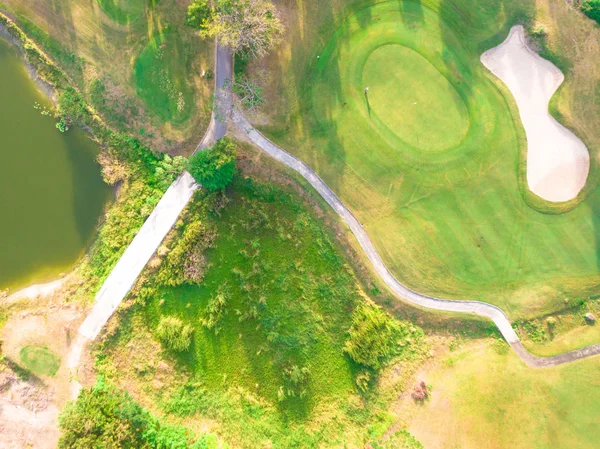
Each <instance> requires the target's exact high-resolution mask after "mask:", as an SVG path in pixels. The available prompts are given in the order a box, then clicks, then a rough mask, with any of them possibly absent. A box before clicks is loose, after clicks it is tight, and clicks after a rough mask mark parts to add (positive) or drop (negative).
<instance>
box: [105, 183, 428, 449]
mask: <svg viewBox="0 0 600 449" xmlns="http://www.w3.org/2000/svg"><path fill="white" fill-rule="evenodd" d="M205 201H207V200H206V199H203V198H202V196H201V195H200V196H199V197H198V198H196V199H195V201H194V205H192V206H191V207H190V209H189V210H188V211H187V212H186V215H184V217H183V219H182V222H181V223H180V224H179V225H178V227H177V229H176V231H175V233H174V234H173V235H172V236H171V237H169V239H170V242H171V243H168V245H169V246H170V247H171V250H170V251H171V252H170V254H171V255H173V254H175V253H179V252H180V251H181V248H180V245H179V243H180V242H182V241H188V237H186V236H189V235H190V234H188V233H187V231H186V229H189V228H193V227H194V226H196V223H199V224H202V225H203V226H204V227H205V228H204V231H202V233H201V235H202V236H203V237H200V238H201V239H203V238H204V239H206V236H207V235H214V236H216V237H215V238H214V241H211V240H210V239H209V240H207V242H208V243H206V246H208V248H209V249H206V250H204V251H203V254H204V256H205V259H202V258H197V259H196V260H203V262H201V263H200V265H198V266H199V267H203V268H202V270H203V271H204V272H203V275H202V280H201V281H200V283H198V284H195V285H189V284H183V285H180V286H176V287H166V286H163V287H160V288H157V287H156V284H155V282H156V280H158V279H163V275H162V271H161V270H163V269H164V267H165V266H167V267H168V266H169V265H165V263H166V261H167V260H168V257H171V256H165V257H166V259H164V260H163V262H162V265H161V267H160V268H159V269H158V271H156V272H154V273H155V274H147V275H146V276H147V278H146V281H145V282H144V287H143V288H142V290H140V291H139V294H138V296H137V301H138V302H141V303H142V304H143V307H136V308H134V309H132V312H130V313H127V315H125V316H124V317H122V318H121V321H120V325H119V333H118V334H117V335H116V336H115V337H114V338H112V339H111V340H109V341H108V346H107V347H106V351H105V352H104V353H105V354H109V357H108V359H105V358H104V356H103V357H101V359H102V360H101V363H100V367H101V371H102V372H106V373H114V375H115V376H116V377H117V378H121V379H122V382H123V385H124V386H127V388H128V390H129V391H143V392H145V393H144V394H145V395H148V396H149V397H150V398H151V401H152V402H153V403H154V407H157V408H159V409H160V410H162V411H166V412H167V413H169V414H171V415H174V416H178V417H185V418H187V419H193V420H194V422H202V420H203V419H211V420H213V421H215V422H216V423H217V424H218V426H219V432H220V434H221V435H224V436H225V440H226V441H228V442H229V443H230V444H232V446H233V447H244V448H255V447H262V445H264V441H266V440H270V441H271V442H272V447H273V448H289V447H298V448H305V447H338V446H339V445H340V444H342V441H344V440H346V441H348V442H350V441H355V442H362V441H364V439H366V438H368V437H369V433H368V428H367V425H368V424H370V423H372V422H373V421H374V420H375V421H376V420H377V419H379V418H378V414H379V413H383V412H384V411H385V408H386V404H389V401H390V400H391V399H393V397H395V396H396V395H397V394H399V393H398V391H397V390H394V389H395V388H398V385H399V384H402V382H403V381H404V380H403V379H405V378H406V376H407V375H408V373H410V372H412V370H413V369H414V366H415V364H417V363H419V361H420V360H422V358H423V357H424V353H425V350H426V346H427V345H426V344H425V343H424V342H423V340H422V338H421V337H419V336H418V334H419V333H420V330H419V329H418V328H417V327H414V331H415V332H416V333H415V334H414V335H413V336H412V338H411V341H412V343H410V344H409V346H408V347H407V346H404V347H403V348H404V350H403V351H402V354H401V355H400V356H399V357H398V358H396V362H397V361H398V360H401V365H400V366H402V375H401V376H398V375H397V374H396V375H394V379H395V380H393V381H388V382H386V384H385V386H383V387H378V386H377V383H376V379H377V374H376V373H375V372H374V371H372V370H369V369H367V368H365V367H362V366H360V365H357V364H356V363H354V362H353V361H352V359H350V357H348V356H347V355H345V354H344V351H343V348H344V344H345V342H346V339H347V338H348V334H347V331H348V330H349V329H350V327H351V325H352V313H353V311H354V310H355V308H356V307H357V306H358V305H359V304H363V302H364V301H365V297H364V296H363V294H362V292H361V290H360V286H359V283H358V281H357V279H356V277H355V276H354V274H353V272H352V271H351V269H350V268H349V266H348V265H347V264H346V262H345V260H344V258H343V257H342V255H341V254H340V251H341V250H340V248H339V247H338V246H337V244H335V243H334V242H333V241H332V240H331V237H330V236H329V235H328V233H327V232H326V231H324V230H323V227H322V225H321V224H320V223H319V222H318V221H317V220H316V219H315V218H314V216H313V215H312V214H311V213H309V212H308V211H307V210H306V209H305V207H304V206H303V205H302V204H301V203H299V202H298V201H297V200H296V199H295V198H294V197H293V196H291V195H290V194H288V193H285V192H283V191H281V190H280V189H279V188H275V187H273V186H271V185H268V184H258V183H255V182H251V181H248V180H238V181H237V182H236V184H235V187H234V189H233V191H232V192H231V203H230V204H228V205H227V206H226V207H225V209H223V210H222V211H221V212H218V213H217V214H216V215H215V214H214V213H213V214H208V215H205V214H204V213H203V212H202V210H204V207H205V206H203V204H205V203H204V202H205ZM211 207H212V206H211ZM188 245H189V243H188ZM191 248H194V247H193V246H191ZM194 251H195V250H194ZM194 254H195V253H194ZM186 260H187V259H186ZM180 263H182V264H183V265H185V266H187V262H185V261H180ZM169 269H171V268H169ZM168 279H169V280H171V281H172V280H174V279H178V275H173V276H170V277H168ZM163 316H173V317H176V318H178V319H180V320H181V322H182V324H183V325H189V326H192V327H193V329H194V331H193V338H192V345H191V347H190V349H189V350H188V351H184V352H174V351H169V350H168V348H166V347H164V346H163V347H162V352H160V351H159V352H158V353H157V350H156V346H155V345H159V346H158V347H160V344H159V343H158V342H157V341H156V328H157V326H158V324H159V322H160V319H161V317H163ZM411 327H412V325H411ZM151 335H154V338H152V337H151ZM152 341H155V342H156V343H155V344H154V345H153V344H152V343H151V342H152ZM403 345H405V343H403ZM407 348H408V351H407V350H406V349H407ZM131 351H133V355H132V356H131V355H128V354H132V352H131ZM157 358H158V359H157ZM157 360H163V363H164V361H167V362H168V363H169V364H172V365H173V372H172V373H171V374H168V375H167V374H165V377H161V373H160V370H157V368H156V367H157V366H158V363H159V362H158V361H157ZM111 365H112V366H113V367H112V368H111ZM295 367H297V368H295ZM302 368H307V369H308V375H306V374H304V375H303V376H305V378H304V380H300V381H299V382H298V384H294V383H293V381H292V377H293V376H290V375H288V374H286V371H297V372H300V371H303V370H302ZM397 369H399V368H397V366H396V370H397ZM163 370H164V368H163ZM384 371H385V370H384ZM365 372H370V375H371V379H372V381H371V387H370V388H367V390H368V391H367V392H366V393H360V392H359V390H358V388H357V385H356V377H357V375H358V374H361V373H365ZM117 373H118V374H117ZM157 381H158V382H163V381H166V382H168V387H167V388H164V389H155V388H154V387H153V385H154V384H153V382H157ZM290 391H291V392H293V393H290ZM281 392H283V397H282V393H281ZM390 392H391V393H390ZM346 433H347V435H345V434H346ZM242 436H243V437H242Z"/></svg>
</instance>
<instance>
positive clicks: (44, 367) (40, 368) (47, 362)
mask: <svg viewBox="0 0 600 449" xmlns="http://www.w3.org/2000/svg"><path fill="white" fill-rule="evenodd" d="M19 356H20V358H21V363H23V365H24V366H25V368H27V369H28V370H29V371H31V372H32V373H34V374H38V375H40V376H50V377H52V376H54V375H55V374H56V372H57V371H58V368H60V357H59V356H57V355H56V354H55V353H53V352H52V351H50V350H49V349H48V348H47V347H46V346H25V347H24V348H22V349H21V352H20V354H19Z"/></svg>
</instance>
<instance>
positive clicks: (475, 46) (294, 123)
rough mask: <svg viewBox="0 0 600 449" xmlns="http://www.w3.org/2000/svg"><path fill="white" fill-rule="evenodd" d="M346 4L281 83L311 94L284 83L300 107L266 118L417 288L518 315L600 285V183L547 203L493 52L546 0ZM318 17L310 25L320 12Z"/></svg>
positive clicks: (270, 129)
mask: <svg viewBox="0 0 600 449" xmlns="http://www.w3.org/2000/svg"><path fill="white" fill-rule="evenodd" d="M335 5H337V3H336V2H333V3H332V4H331V5H330V7H331V9H333V11H327V10H325V11H324V10H323V9H324V8H325V7H321V9H320V10H319V17H329V18H330V19H329V20H330V21H331V22H330V26H321V27H320V28H319V30H320V34H319V35H318V36H313V37H312V39H313V40H312V41H310V40H309V38H308V37H306V36H304V40H305V41H307V40H308V42H314V46H312V47H310V46H309V45H307V42H303V46H302V50H301V49H300V45H299V43H298V40H299V39H300V38H298V39H297V40H296V41H295V46H294V47H293V48H292V50H291V52H292V55H293V57H292V58H291V59H290V60H289V61H290V62H289V64H290V65H289V66H287V67H288V68H287V69H286V68H284V69H283V70H288V69H289V68H291V67H293V72H294V73H297V74H298V75H294V74H292V73H291V69H289V70H290V72H287V73H285V75H284V76H287V77H288V78H287V79H285V81H281V82H279V83H276V84H275V86H276V87H277V86H279V87H280V86H281V85H282V84H283V83H284V84H285V85H286V86H287V85H289V84H291V83H295V86H296V90H295V91H291V90H290V89H289V88H286V89H282V90H281V91H282V92H284V93H285V96H286V97H287V100H288V103H287V105H285V104H283V103H278V105H277V108H273V109H272V110H273V111H279V113H280V114H281V113H283V114H284V115H283V116H280V115H277V116H275V115H273V114H272V115H271V119H272V122H271V125H269V126H263V130H264V131H265V132H266V133H267V134H268V135H269V136H270V137H272V138H273V139H274V140H275V141H276V142H278V143H279V144H281V145H282V146H283V147H284V148H286V149H288V150H289V151H291V152H293V153H295V154H296V155H298V156H299V157H300V158H302V159H304V160H305V161H306V162H308V163H309V164H310V165H311V166H312V167H314V168H315V169H316V170H317V171H318V172H319V174H320V175H321V176H322V177H323V178H324V179H325V181H326V182H327V183H328V184H329V185H330V186H331V187H332V188H333V189H334V190H335V191H336V193H338V194H339V195H340V196H341V198H342V200H343V201H345V202H346V203H347V204H348V205H349V206H350V207H351V208H352V210H353V211H354V212H355V213H356V214H357V215H358V217H359V219H360V221H361V222H362V223H363V225H364V226H365V228H366V229H367V231H368V232H369V234H370V236H371V238H372V239H373V240H374V242H375V244H376V246H377V248H378V249H379V251H380V252H381V254H382V256H383V258H384V259H385V261H386V262H387V264H388V266H389V267H390V268H391V269H392V271H393V272H394V274H395V275H396V276H397V277H398V278H399V279H400V280H401V281H402V282H404V283H406V284H408V285H409V286H410V287H412V288H414V289H416V290H417V291H420V292H423V293H429V294H435V295H439V296H445V297H451V298H459V299H480V300H484V301H488V302H492V303H495V304H498V305H499V306H501V307H502V308H503V309H504V310H506V311H507V312H508V313H509V315H510V316H511V317H513V318H516V317H519V316H528V315H534V314H536V313H541V312H545V311H548V310H550V309H556V308H560V307H563V306H564V304H565V302H564V301H565V299H569V300H571V301H577V300H580V299H586V298H588V297H589V296H590V295H592V294H593V292H594V291H595V290H596V289H597V285H598V283H599V282H600V276H599V270H598V243H597V235H598V233H599V232H600V224H599V222H598V220H600V218H599V217H600V192H599V191H598V190H597V189H592V191H591V192H590V193H589V194H588V196H587V198H586V199H585V201H584V202H583V203H582V204H581V205H579V206H578V207H576V208H574V209H573V208H572V207H571V209H572V210H570V211H568V212H565V213H563V214H550V213H545V212H548V209H549V208H548V206H547V205H544V204H542V203H541V202H540V201H536V200H535V199H534V198H532V196H531V194H530V193H528V192H527V189H526V186H525V184H524V177H523V175H524V172H523V168H524V155H525V151H526V142H525V138H524V133H523V130H522V127H521V125H520V121H519V118H518V113H517V111H516V109H515V107H514V101H513V99H512V97H511V96H510V94H509V92H508V91H507V89H506V88H505V87H504V86H503V85H502V84H501V83H500V82H499V81H498V80H496V79H495V78H494V77H493V76H492V75H491V74H489V73H488V72H487V71H486V69H485V68H484V67H483V66H482V65H481V64H480V62H479V57H480V55H481V53H482V52H483V51H484V50H485V49H487V48H490V47H492V46H494V45H497V44H498V43H499V42H500V41H502V40H503V39H504V38H505V37H506V34H507V33H508V29H509V28H510V26H512V25H513V24H514V23H516V21H517V20H522V19H523V18H525V17H527V16H531V15H532V14H533V9H532V8H533V7H532V6H531V5H530V4H528V3H527V2H518V3H517V2H514V3H512V2H507V3H506V4H503V6H502V7H499V6H498V4H497V3H496V2H487V1H486V2H477V4H476V5H475V4H473V2H465V1H455V2H449V1H428V2H425V1H423V2H396V1H394V2H381V3H378V4H376V5H370V6H368V5H366V4H365V2H356V3H352V4H350V5H349V4H345V5H338V6H335ZM352 5H354V6H352ZM334 7H336V8H338V9H337V10H335V9H334ZM304 14H305V15H304V17H303V20H300V23H301V24H302V25H303V26H304V28H303V29H307V28H308V26H307V21H309V20H310V19H314V20H316V13H315V12H314V11H312V10H308V12H305V13H304ZM310 14H315V15H314V16H313V15H310ZM332 16H333V17H335V19H334V18H332ZM582 20H583V19H582ZM331 23H335V24H336V25H337V27H334V26H332V25H331ZM292 27H293V25H292ZM291 41H292V42H294V40H291ZM302 52H306V53H302ZM279 56H281V55H279ZM317 56H319V58H317ZM284 58H285V54H284ZM294 65H295V66H294ZM590 76H593V72H591V75H590ZM365 87H369V92H368V94H367V96H365V94H364V88H365ZM281 91H280V92H281ZM367 97H368V100H369V101H368V103H367V101H366V99H367ZM293 100H297V101H298V104H297V105H295V103H294V101H293ZM286 108H287V109H288V111H286ZM284 111H286V112H288V113H289V112H290V111H291V112H292V114H291V116H290V115H285V114H286V112H284ZM592 112H593V111H592ZM288 117H289V118H288ZM588 125H589V124H588ZM582 137H586V136H584V135H583V134H582ZM599 143H600V141H599ZM590 149H591V150H592V152H594V150H595V147H594V146H591V148H590ZM593 154H594V153H593ZM593 176H594V175H592V181H593V180H594V178H593ZM565 210H566V209H565Z"/></svg>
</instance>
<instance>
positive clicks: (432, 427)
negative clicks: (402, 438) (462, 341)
mask: <svg viewBox="0 0 600 449" xmlns="http://www.w3.org/2000/svg"><path fill="white" fill-rule="evenodd" d="M599 369H600V359H599V358H597V357H596V358H591V359H586V360H581V361H578V362H575V363H571V364H568V365H566V366H560V367H554V368H544V369H531V368H528V367H526V366H525V365H524V364H523V363H522V362H521V361H520V360H519V359H518V358H517V356H516V355H514V353H513V352H512V351H508V348H507V347H506V345H505V344H504V343H500V342H499V343H495V344H494V345H481V344H468V345H465V347H462V348H459V349H457V350H456V351H455V352H454V353H451V354H450V355H449V356H448V357H447V358H446V359H445V361H443V362H442V363H440V364H439V366H438V367H437V369H434V370H433V372H431V373H428V374H427V375H426V376H427V383H428V384H431V386H432V389H433V393H432V398H431V400H430V401H428V402H426V403H425V404H424V406H423V407H422V408H421V409H420V410H419V411H418V412H417V413H416V414H415V416H414V417H413V419H412V424H411V426H410V430H411V432H412V433H413V434H414V435H415V436H416V437H417V438H418V439H419V440H420V441H421V442H422V443H423V445H424V446H425V447H435V448H440V449H446V448H448V449H450V448H456V447H461V448H465V449H467V448H482V447H486V448H493V449H505V448H506V449H508V448H516V447H518V448H521V449H546V448H553V449H592V448H596V447H598V440H599V439H600V427H598V425H597V417H598V414H599V413H600V380H599V378H598V375H597V373H598V370H599ZM434 423H435V424H434Z"/></svg>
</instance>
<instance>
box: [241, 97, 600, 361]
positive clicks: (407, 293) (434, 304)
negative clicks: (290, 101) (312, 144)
mask: <svg viewBox="0 0 600 449" xmlns="http://www.w3.org/2000/svg"><path fill="white" fill-rule="evenodd" d="M232 120H233V123H234V124H235V125H236V126H238V127H239V128H240V129H241V130H242V131H243V132H244V133H245V134H246V135H247V136H248V137H249V138H250V140H251V141H252V142H253V143H254V144H255V145H256V146H258V147H259V148H260V149H262V150H263V151H264V152H265V153H267V154H268V155H269V156H271V157H272V158H274V159H276V160H278V161H279V162H281V163H283V164H285V165H287V166H288V167H290V168H292V169H294V170H295V171H297V172H298V173H300V175H302V177H304V178H305V179H306V180H307V181H308V182H309V183H310V184H311V185H312V186H313V187H314V188H315V190H316V191H317V192H318V193H319V194H320V195H321V196H322V197H323V199H324V200H325V201H326V202H327V204H329V205H330V206H331V207H332V208H333V210H335V211H336V212H337V213H338V215H339V216H340V217H341V218H342V220H343V221H344V222H345V223H346V224H347V225H348V226H349V227H350V230H351V231H352V233H353V234H354V236H355V237H356V239H357V240H358V243H359V244H360V246H361V248H362V249H363V251H364V252H365V254H366V256H367V258H368V259H369V261H370V262H371V264H372V265H373V268H374V269H375V272H376V273H377V274H378V275H379V277H380V278H381V279H382V280H383V281H384V282H385V284H386V285H387V286H388V287H389V288H390V290H392V292H394V293H395V294H396V295H397V296H398V297H399V298H400V299H404V300H406V301H408V302H411V303H413V304H415V305H417V306H420V307H425V308H428V309H434V310H442V311H447V312H459V313H474V314H476V315H480V316H483V317H486V318H489V319H490V320H492V321H493V322H494V323H495V324H496V326H497V327H498V329H499V330H500V332H501V333H502V336H503V337H504V338H505V339H506V341H507V342H508V344H509V345H510V346H511V347H512V348H513V349H514V351H515V352H516V353H517V355H518V356H519V357H520V358H521V359H522V360H523V361H524V362H525V363H527V364H528V365H529V366H533V367H545V366H554V365H560V364H563V363H567V362H571V361H573V360H577V359H581V358H584V357H590V356H592V355H596V354H600V344H597V345H593V346H588V347H586V348H582V349H578V350H576V351H571V352H567V353H564V354H561V355H557V356H554V357H537V356H535V355H533V354H531V353H529V352H528V351H527V350H526V349H525V348H524V347H523V345H522V344H521V341H520V340H519V337H518V336H517V334H516V332H515V331H514V329H513V328H512V325H511V323H510V321H509V320H508V318H507V317H506V315H505V314H504V312H503V311H502V310H501V309H500V308H498V307H496V306H494V305H491V304H487V303H485V302H480V301H462V300H461V301H454V300H448V299H442V298H435V297H433V296H427V295H422V294H420V293H417V292H415V291H413V290H411V289H409V288H408V287H406V286H404V285H402V284H401V283H400V282H399V281H398V280H397V279H396V278H395V277H394V275H392V273H391V272H390V271H389V270H388V268H387V267H386V265H385V264H384V263H383V260H382V259H381V257H380V256H379V253H378V252H377V250H376V249H375V246H374V245H373V243H372V242H371V239H370V238H369V236H368V234H367V233H366V232H365V230H364V228H363V227H362V225H361V224H360V222H359V221H358V220H357V219H356V217H355V216H354V214H352V212H350V210H349V209H348V208H347V207H346V206H345V205H344V203H342V201H341V200H340V199H339V198H338V197H337V195H336V194H335V193H334V192H333V191H332V190H331V189H330V188H329V187H328V186H327V184H325V182H324V181H323V180H322V179H321V178H320V177H319V176H318V175H317V174H316V173H315V172H314V171H313V170H312V169H311V168H310V167H309V166H308V165H306V164H305V163H304V162H302V161H300V160H298V159H296V158H295V157H294V156H292V155H291V154H289V153H288V152H286V151H284V150H282V149H281V148H279V147H278V146H277V145H275V144H274V143H273V142H271V141H270V140H269V139H267V138H266V137H265V136H263V135H262V134H261V133H260V132H258V131H257V130H256V129H254V127H252V125H250V123H249V122H248V120H246V118H245V117H244V115H243V114H242V113H241V112H240V111H239V110H237V109H234V110H233V111H232Z"/></svg>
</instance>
